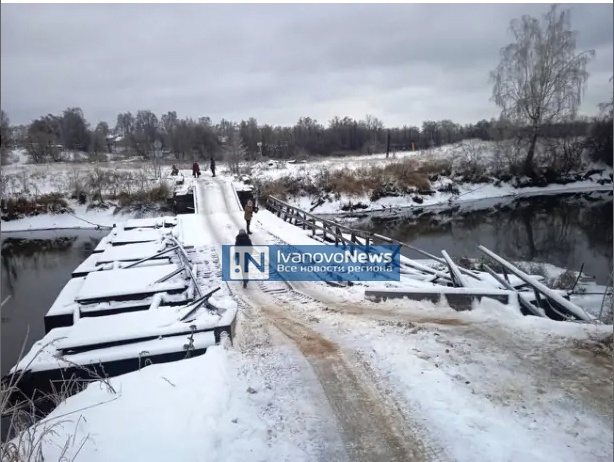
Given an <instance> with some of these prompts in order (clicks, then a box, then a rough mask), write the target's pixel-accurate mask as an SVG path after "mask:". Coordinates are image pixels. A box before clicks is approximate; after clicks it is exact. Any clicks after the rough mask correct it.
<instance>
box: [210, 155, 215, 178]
mask: <svg viewBox="0 0 614 462" xmlns="http://www.w3.org/2000/svg"><path fill="white" fill-rule="evenodd" d="M211 173H212V174H213V178H215V159H214V158H213V157H212V158H211Z"/></svg>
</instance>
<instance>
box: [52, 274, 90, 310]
mask: <svg viewBox="0 0 614 462" xmlns="http://www.w3.org/2000/svg"><path fill="white" fill-rule="evenodd" d="M84 282H85V278H84V277H81V278H73V279H70V280H69V281H68V282H67V283H66V285H65V286H64V287H63V288H62V290H61V291H60V293H59V294H58V296H57V298H56V299H55V301H54V302H53V305H51V308H49V311H48V312H47V314H46V316H59V315H63V314H70V313H72V312H73V311H75V310H76V309H78V308H79V307H78V305H77V304H76V303H75V298H76V297H77V295H78V294H79V291H80V290H81V288H82V287H83V283H84Z"/></svg>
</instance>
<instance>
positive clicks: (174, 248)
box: [123, 246, 179, 269]
mask: <svg viewBox="0 0 614 462" xmlns="http://www.w3.org/2000/svg"><path fill="white" fill-rule="evenodd" d="M178 248H179V246H175V247H171V248H169V249H166V250H163V251H162V252H158V253H157V254H155V255H152V256H151V257H145V258H142V259H140V260H139V261H135V262H134V263H130V264H129V265H127V266H124V268H123V269H128V268H132V267H133V266H136V265H140V264H141V263H143V262H146V261H149V260H151V259H152V258H156V257H160V256H162V255H164V254H166V253H169V252H172V251H173V250H177V249H178Z"/></svg>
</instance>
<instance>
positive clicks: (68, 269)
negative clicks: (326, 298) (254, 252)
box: [0, 193, 612, 375]
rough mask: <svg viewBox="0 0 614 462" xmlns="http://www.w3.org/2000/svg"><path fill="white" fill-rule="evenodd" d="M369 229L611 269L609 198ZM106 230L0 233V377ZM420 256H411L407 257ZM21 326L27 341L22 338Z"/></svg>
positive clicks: (465, 251)
mask: <svg viewBox="0 0 614 462" xmlns="http://www.w3.org/2000/svg"><path fill="white" fill-rule="evenodd" d="M352 226H353V227H360V228H363V229H369V230H372V231H375V232H378V233H380V234H383V235H386V236H390V237H393V238H395V239H398V240H400V241H403V242H406V243H408V244H411V245H413V246H415V247H419V248H421V249H423V250H426V251H428V252H431V253H433V254H436V255H441V250H442V249H445V250H447V251H448V253H449V254H450V255H451V256H452V257H461V256H467V257H479V256H481V253H480V252H479V251H478V250H477V246H478V244H482V245H484V246H486V247H488V248H489V249H491V250H492V251H494V252H495V253H498V254H499V255H501V256H503V257H506V258H509V259H513V260H533V261H541V262H548V263H552V264H554V265H557V266H560V267H565V268H570V269H576V270H577V269H579V268H580V265H581V264H582V263H584V264H585V267H584V271H585V273H587V274H590V275H592V276H595V277H596V278H597V280H598V281H599V282H602V283H604V282H606V280H607V276H608V274H609V272H610V271H611V268H612V197H611V196H607V195H605V194H595V193H593V194H590V195H584V196H577V195H576V196H557V197H533V198H529V199H524V200H517V201H515V202H509V203H507V204H505V205H502V204H499V206H497V207H496V208H492V207H491V208H488V209H484V210H477V211H476V210H474V211H472V212H462V211H457V212H454V213H449V212H448V213H446V214H431V215H422V216H419V217H411V216H405V217H403V218H396V219H393V220H390V219H388V220H386V219H382V218H370V219H362V220H360V221H358V222H354V223H352ZM107 232H108V231H87V230H74V231H66V230H61V231H42V232H24V233H7V234H4V235H2V237H1V241H2V270H1V273H2V287H1V288H2V291H1V297H0V298H1V299H2V300H4V299H5V298H6V297H7V296H8V295H11V298H10V299H9V300H8V301H7V303H6V304H5V305H4V306H3V307H2V332H1V334H2V335H1V341H2V374H3V375H4V374H5V373H6V372H7V371H8V370H9V369H10V368H11V367H12V366H13V365H14V364H15V362H16V361H17V359H18V357H19V352H20V349H21V346H22V344H23V343H24V341H25V348H26V351H27V350H28V349H29V348H30V346H31V345H32V344H33V343H34V342H35V341H37V340H39V339H40V338H42V337H43V336H44V325H43V316H44V315H45V313H46V312H47V311H48V310H49V307H50V306H51V305H52V303H53V301H54V300H55V298H56V297H57V295H58V294H59V292H60V290H61V289H62V287H63V286H64V284H66V282H67V281H68V280H69V279H70V275H71V273H72V271H73V270H74V269H75V268H76V267H77V266H78V265H79V264H80V263H81V262H82V261H83V260H84V259H85V258H86V257H88V256H89V255H90V254H91V253H92V251H93V250H94V248H95V246H96V245H97V244H98V242H99V241H100V239H102V237H103V236H104V235H105V234H106V233H107ZM408 256H411V257H414V258H423V257H420V255H417V254H412V253H410V254H408ZM28 327H29V334H28V338H27V339H25V336H26V332H27V330H28Z"/></svg>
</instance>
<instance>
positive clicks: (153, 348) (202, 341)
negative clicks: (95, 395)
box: [11, 327, 215, 373]
mask: <svg viewBox="0 0 614 462" xmlns="http://www.w3.org/2000/svg"><path fill="white" fill-rule="evenodd" d="M60 329H62V331H61V332H56V331H58V330H60ZM60 329H53V330H51V331H50V332H49V333H48V334H47V335H46V336H45V337H43V342H45V343H42V342H40V343H39V342H37V343H36V344H34V346H33V348H32V350H30V352H28V353H27V354H26V355H25V356H24V358H23V359H22V360H21V361H20V362H19V363H18V364H17V365H16V366H14V367H13V368H12V369H11V373H14V372H16V371H21V370H22V368H25V369H27V370H29V371H32V372H42V371H49V370H54V369H58V368H66V367H71V366H74V365H75V364H76V365H78V366H89V365H93V364H99V363H101V362H102V363H106V362H111V361H121V360H123V359H134V358H139V356H141V357H142V359H143V361H145V359H146V358H147V356H156V355H164V354H168V353H177V352H180V351H183V350H184V348H183V346H184V345H185V344H187V343H188V339H189V338H190V337H191V338H192V339H193V341H194V343H193V346H194V349H196V350H199V349H204V348H208V347H210V346H212V345H215V335H214V334H213V332H199V333H196V334H193V335H192V334H188V335H179V336H176V337H159V338H157V339H155V340H147V341H144V342H135V343H129V344H126V345H119V346H113V347H108V348H102V349H96V350H92V351H86V352H83V353H77V354H67V355H64V356H56V355H57V350H56V348H55V346H54V345H56V344H57V343H58V342H59V341H60V340H61V339H62V337H61V334H62V333H63V334H64V335H66V334H69V333H70V330H69V329H70V327H67V328H60ZM50 342H52V343H51V344H49V343H50ZM45 345H46V346H45ZM34 347H36V348H34ZM144 352H146V353H147V354H146V355H144V354H143V353H144Z"/></svg>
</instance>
